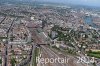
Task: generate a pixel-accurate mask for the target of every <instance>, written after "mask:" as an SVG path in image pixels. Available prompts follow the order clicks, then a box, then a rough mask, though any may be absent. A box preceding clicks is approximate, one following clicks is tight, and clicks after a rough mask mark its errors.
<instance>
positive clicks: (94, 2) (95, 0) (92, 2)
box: [38, 0, 100, 7]
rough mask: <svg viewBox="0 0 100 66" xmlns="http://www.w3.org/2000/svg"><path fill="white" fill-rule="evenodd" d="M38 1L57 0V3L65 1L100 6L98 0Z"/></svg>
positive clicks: (64, 0) (65, 1)
mask: <svg viewBox="0 0 100 66" xmlns="http://www.w3.org/2000/svg"><path fill="white" fill-rule="evenodd" d="M38 1H47V2H58V3H65V4H67V3H70V4H78V5H88V6H99V7H100V0H38Z"/></svg>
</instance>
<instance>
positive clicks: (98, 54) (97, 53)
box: [87, 51, 100, 58]
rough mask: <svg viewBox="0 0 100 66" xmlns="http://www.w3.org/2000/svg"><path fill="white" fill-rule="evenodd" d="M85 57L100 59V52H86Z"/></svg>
mask: <svg viewBox="0 0 100 66" xmlns="http://www.w3.org/2000/svg"><path fill="white" fill-rule="evenodd" d="M87 55H88V56H91V57H95V58H100V51H88V52H87Z"/></svg>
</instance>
